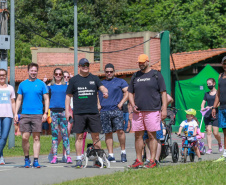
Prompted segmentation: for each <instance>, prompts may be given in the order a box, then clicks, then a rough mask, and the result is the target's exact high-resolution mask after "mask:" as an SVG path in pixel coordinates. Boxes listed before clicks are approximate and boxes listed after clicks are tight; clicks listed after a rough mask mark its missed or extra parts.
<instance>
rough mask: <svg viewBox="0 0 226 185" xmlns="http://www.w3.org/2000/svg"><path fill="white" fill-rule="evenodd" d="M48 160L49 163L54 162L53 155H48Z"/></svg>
mask: <svg viewBox="0 0 226 185" xmlns="http://www.w3.org/2000/svg"><path fill="white" fill-rule="evenodd" d="M48 160H49V162H50V163H51V161H52V160H53V154H51V153H49V155H48Z"/></svg>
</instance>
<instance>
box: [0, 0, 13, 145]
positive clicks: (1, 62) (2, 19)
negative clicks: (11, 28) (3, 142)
mask: <svg viewBox="0 0 226 185" xmlns="http://www.w3.org/2000/svg"><path fill="white" fill-rule="evenodd" d="M8 16H9V12H8V10H7V0H0V68H3V69H5V70H8V55H7V50H8V49H10V37H9V35H8ZM14 74H15V73H14ZM11 75H12V74H11V71H10V80H11V79H12V78H11ZM14 76H15V75H14ZM14 81H15V78H14ZM6 83H8V78H6ZM13 87H14V88H15V83H14V85H13ZM13 123H14V122H13V121H12V125H11V128H10V133H9V142H8V148H9V149H10V148H13V147H14V146H15V134H14V124H13Z"/></svg>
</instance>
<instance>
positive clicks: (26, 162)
mask: <svg viewBox="0 0 226 185" xmlns="http://www.w3.org/2000/svg"><path fill="white" fill-rule="evenodd" d="M24 161H25V165H24V168H30V167H31V160H30V159H29V158H28V159H27V158H26V159H24Z"/></svg>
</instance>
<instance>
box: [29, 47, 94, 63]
mask: <svg viewBox="0 0 226 185" xmlns="http://www.w3.org/2000/svg"><path fill="white" fill-rule="evenodd" d="M79 49H80V50H83V51H87V52H81V51H78V61H79V60H80V59H81V58H87V59H88V60H89V62H90V63H94V53H89V52H93V51H94V47H79ZM31 53H32V62H34V63H38V64H39V65H41V66H42V65H43V66H44V65H70V64H74V50H73V48H42V47H37V48H31Z"/></svg>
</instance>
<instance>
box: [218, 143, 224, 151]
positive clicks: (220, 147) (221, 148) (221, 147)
mask: <svg viewBox="0 0 226 185" xmlns="http://www.w3.org/2000/svg"><path fill="white" fill-rule="evenodd" d="M218 147H219V148H218V150H219V152H222V151H223V145H222V144H218Z"/></svg>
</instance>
